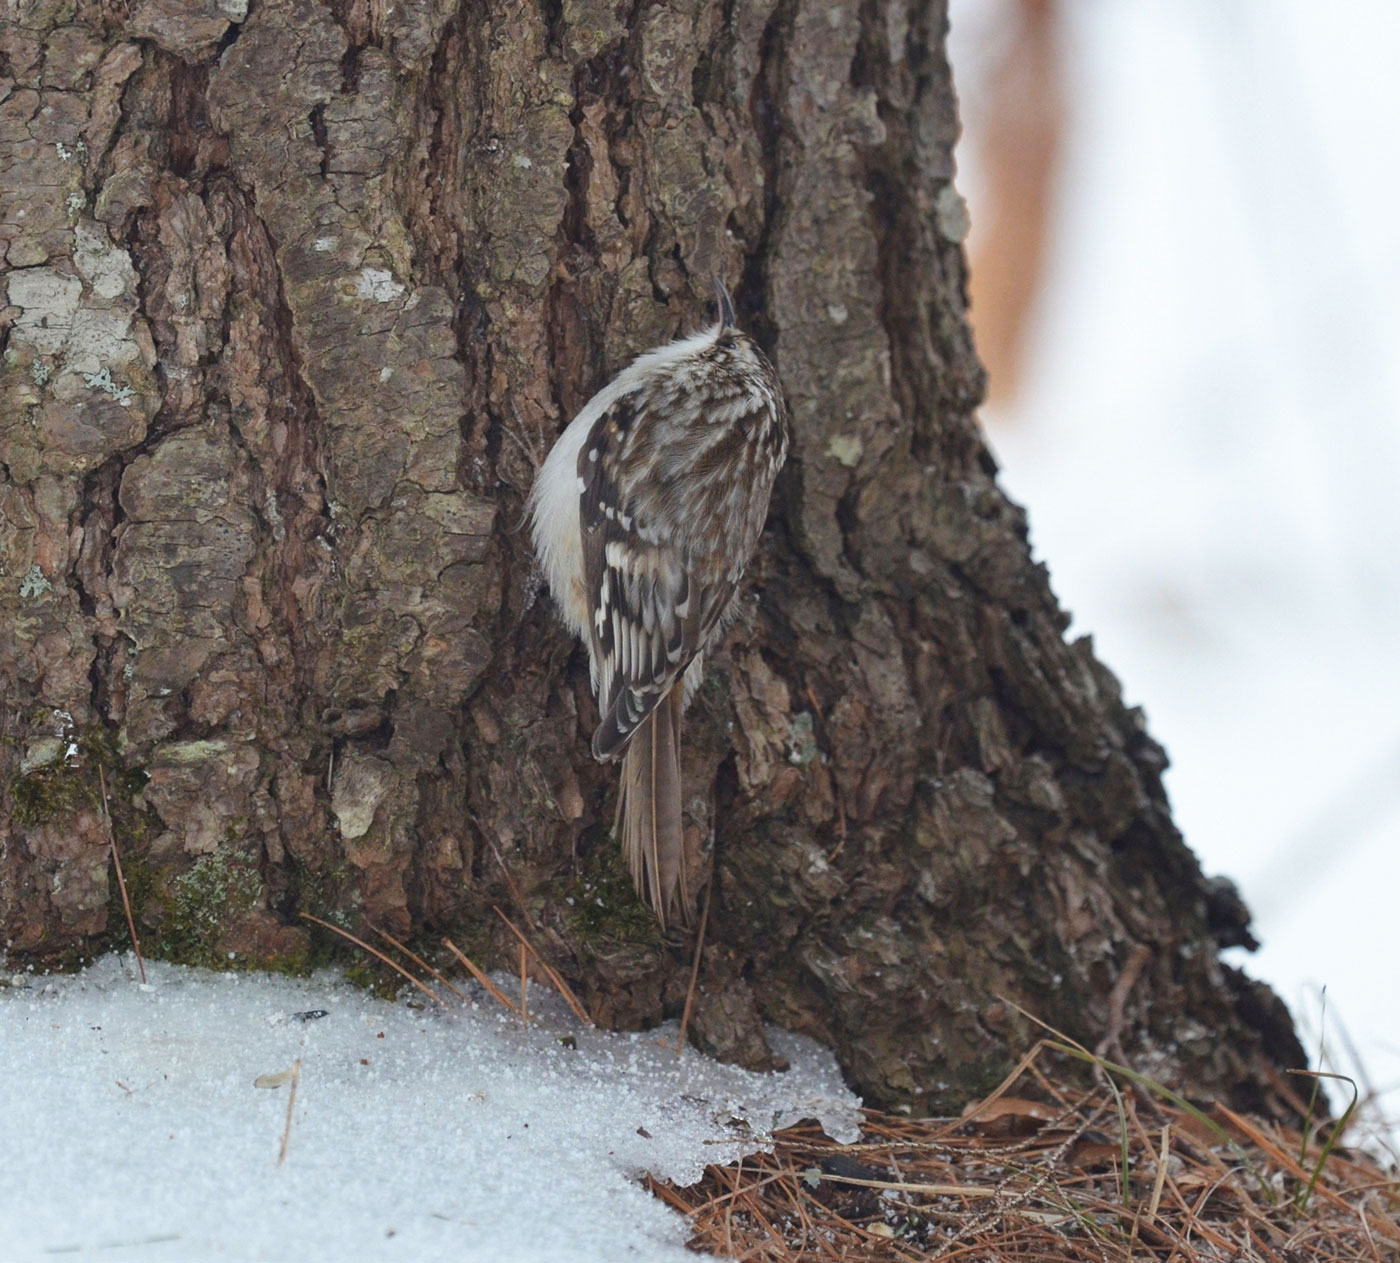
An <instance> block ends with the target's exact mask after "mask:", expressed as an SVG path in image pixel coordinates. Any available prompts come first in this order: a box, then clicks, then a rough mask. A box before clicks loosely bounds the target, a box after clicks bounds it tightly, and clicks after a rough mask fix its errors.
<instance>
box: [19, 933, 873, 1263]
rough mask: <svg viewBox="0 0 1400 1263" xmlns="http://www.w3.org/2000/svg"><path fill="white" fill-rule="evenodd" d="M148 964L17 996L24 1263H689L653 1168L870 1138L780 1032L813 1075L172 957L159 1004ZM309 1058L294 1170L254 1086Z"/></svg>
mask: <svg viewBox="0 0 1400 1263" xmlns="http://www.w3.org/2000/svg"><path fill="white" fill-rule="evenodd" d="M133 965H134V962H133V961H132V960H131V959H130V958H126V959H124V960H123V959H118V958H117V957H116V956H108V957H105V958H103V959H102V960H100V961H98V962H96V963H95V964H93V965H91V966H90V967H89V968H88V969H86V970H85V971H84V972H83V973H81V974H79V975H76V976H68V977H57V976H54V977H37V976H31V975H26V974H20V975H17V976H15V977H14V978H12V979H10V980H9V981H10V986H8V987H0V1067H3V1072H4V1077H5V1084H4V1087H5V1096H6V1104H5V1125H4V1127H3V1129H0V1171H3V1172H4V1179H3V1181H0V1259H3V1260H5V1261H6V1263H8V1261H9V1260H12V1259H30V1258H38V1257H41V1256H48V1255H52V1254H59V1255H65V1256H67V1255H76V1256H78V1257H82V1258H87V1257H92V1258H104V1259H105V1258H112V1259H131V1260H141V1261H144V1260H166V1259H168V1260H178V1261H179V1263H192V1261H195V1260H203V1259H220V1260H241V1259H249V1260H252V1259H270V1260H281V1259H291V1258H306V1259H336V1260H338V1261H340V1263H356V1261H357V1260H362V1259H366V1260H367V1259H375V1260H379V1259H386V1260H392V1259H405V1260H412V1261H413V1263H430V1261H431V1260H437V1259H442V1260H449V1259H450V1260H453V1261H454V1263H471V1261H473V1260H490V1261H491V1263H512V1261H513V1260H529V1261H530V1263H548V1261H550V1260H561V1261H563V1260H567V1261H568V1263H593V1261H594V1260H597V1261H598V1263H614V1261H616V1260H622V1259H627V1258H634V1259H640V1260H648V1261H650V1260H655V1261H656V1263H665V1261H666V1260H675V1261H676V1263H680V1261H681V1260H684V1259H687V1258H690V1257H692V1256H691V1255H689V1254H688V1253H687V1252H686V1251H685V1250H684V1248H683V1246H684V1241H685V1238H686V1225H685V1221H684V1219H683V1218H681V1217H680V1216H679V1215H677V1214H676V1213H674V1212H673V1211H671V1210H669V1209H668V1208H667V1207H665V1206H664V1205H663V1204H662V1203H661V1202H660V1201H658V1200H657V1199H656V1198H654V1197H652V1196H651V1195H650V1194H649V1193H647V1192H646V1191H645V1189H643V1188H642V1187H641V1185H640V1184H639V1183H638V1178H639V1175H640V1173H642V1172H652V1173H654V1174H655V1175H657V1176H660V1177H662V1178H666V1179H672V1180H675V1181H677V1182H680V1183H690V1182H693V1181H694V1180H696V1179H698V1178H699V1176H700V1175H701V1173H702V1172H703V1170H704V1167H705V1164H706V1163H709V1162H730V1161H733V1160H735V1159H736V1158H737V1157H738V1156H739V1155H740V1154H744V1153H752V1152H754V1151H755V1150H757V1149H758V1148H759V1147H760V1146H761V1144H762V1143H763V1140H764V1137H765V1136H766V1135H767V1134H768V1133H769V1132H770V1131H771V1130H772V1129H774V1128H777V1127H782V1126H786V1125H789V1124H791V1123H793V1122H796V1121H797V1120H798V1119H801V1118H807V1117H814V1118H818V1119H820V1120H822V1122H823V1125H824V1127H825V1128H826V1130H827V1131H828V1133H829V1134H831V1135H832V1136H833V1137H836V1138H838V1139H845V1140H853V1139H855V1138H856V1135H857V1128H858V1113H857V1109H858V1106H859V1101H858V1100H857V1099H856V1098H855V1097H853V1096H852V1095H851V1094H850V1092H849V1091H847V1090H846V1089H845V1087H844V1086H843V1085H842V1082H841V1076H840V1072H839V1071H838V1070H837V1068H836V1063H835V1060H834V1058H833V1057H832V1055H831V1054H830V1053H829V1052H827V1051H826V1050H824V1049H822V1048H820V1047H819V1046H818V1045H816V1044H815V1043H813V1042H812V1041H811V1040H808V1039H805V1038H803V1037H801V1036H797V1035H791V1034H787V1033H785V1032H782V1031H778V1030H770V1032H769V1038H770V1042H771V1044H772V1046H773V1049H774V1051H775V1053H777V1054H778V1055H780V1056H783V1057H786V1058H787V1059H788V1060H789V1061H790V1063H791V1068H790V1069H789V1070H787V1071H786V1072H782V1073H773V1074H758V1073H753V1072H749V1071H745V1070H741V1069H738V1068H736V1067H733V1066H723V1065H720V1064H718V1063H717V1062H714V1061H711V1060H710V1059H708V1058H706V1057H703V1056H701V1055H700V1054H699V1053H697V1052H695V1051H694V1050H693V1049H689V1048H688V1049H687V1050H686V1052H685V1054H684V1055H683V1056H681V1057H679V1058H678V1057H677V1055H676V1050H675V1045H676V1034H677V1032H676V1027H675V1024H674V1023H671V1024H668V1025H665V1026H662V1027H660V1028H658V1029H657V1030H654V1031H649V1032H645V1033H640V1034H611V1033H607V1032H603V1031H598V1030H594V1029H592V1028H590V1027H584V1026H582V1025H581V1024H580V1023H579V1022H578V1021H577V1020H576V1019H575V1018H573V1017H572V1015H570V1014H569V1012H568V1010H567V1009H566V1008H565V1007H564V1005H563V1003H562V1002H561V1001H559V999H558V997H557V996H555V995H554V994H553V993H552V992H549V991H547V990H545V989H544V988H540V987H531V989H530V993H529V996H530V1009H531V1013H532V1018H534V1020H532V1022H531V1023H530V1024H529V1025H528V1026H526V1025H524V1024H523V1023H522V1022H521V1021H520V1020H519V1019H518V1018H517V1017H515V1016H514V1015H512V1014H508V1013H506V1012H505V1011H504V1010H503V1009H501V1008H500V1007H499V1006H498V1005H497V1004H496V1003H495V1002H494V1001H492V1000H490V999H487V998H485V997H484V994H483V997H482V999H481V1000H480V1002H479V1003H476V1004H474V1005H473V1006H472V1007H471V1008H469V1009H459V1008H454V1009H452V1010H450V1011H447V1010H441V1009H436V1008H428V1009H424V1008H421V1007H414V1006H413V1004H411V1003H407V1002H401V1003H389V1002H386V1001H383V1000H378V999H375V998H374V997H373V996H371V995H369V994H368V993H366V992H365V991H363V990H361V989H359V988H356V987H354V986H351V985H350V984H348V983H346V982H344V981H343V980H341V979H340V978H339V977H338V976H336V975H334V974H330V973H325V974H318V975H317V976H315V977H313V978H310V979H290V978H282V977H278V976H272V975H258V974H246V973H211V972H208V971H201V970H193V969H187V968H183V967H180V966H175V965H167V964H162V963H159V962H148V963H147V966H146V969H147V975H148V978H149V982H148V983H147V984H146V985H144V986H143V985H142V984H140V982H139V981H138V980H137V979H136V978H135V976H134V971H133ZM500 985H501V986H502V988H503V989H507V988H510V987H511V984H510V983H508V982H506V981H505V980H501V984H500ZM508 993H510V992H509V991H508ZM415 994H416V993H415ZM420 999H421V997H420ZM424 1003H426V1001H424ZM537 1009H538V1015H536V1010H537ZM318 1013H323V1014H324V1016H314V1015H315V1014H318ZM663 1045H664V1046H663ZM298 1061H299V1063H300V1065H299V1076H298V1081H297V1090H296V1099H295V1107H294V1109H293V1111H292V1122H291V1127H290V1131H289V1133H288V1145H287V1153H286V1158H285V1160H284V1161H282V1162H280V1163H279V1160H278V1159H279V1151H280V1149H281V1146H282V1138H283V1132H284V1128H285V1127H286V1119H287V1108H288V1105H287V1103H288V1096H289V1092H290V1084H289V1083H283V1084H282V1086H279V1087H275V1088H267V1087H258V1086H255V1081H258V1080H262V1081H264V1082H266V1081H267V1080H268V1079H269V1078H270V1079H272V1080H273V1081H276V1080H278V1079H287V1078H289V1076H287V1075H286V1074H285V1072H287V1071H289V1070H291V1069H292V1068H293V1065H294V1063H297V1062H298Z"/></svg>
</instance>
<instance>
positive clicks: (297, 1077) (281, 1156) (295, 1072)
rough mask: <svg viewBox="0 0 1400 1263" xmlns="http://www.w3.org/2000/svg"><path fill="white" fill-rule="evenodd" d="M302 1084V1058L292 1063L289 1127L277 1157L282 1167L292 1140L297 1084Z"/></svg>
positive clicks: (283, 1129) (283, 1135)
mask: <svg viewBox="0 0 1400 1263" xmlns="http://www.w3.org/2000/svg"><path fill="white" fill-rule="evenodd" d="M300 1082H301V1058H300V1057H298V1058H297V1059H296V1060H295V1061H294V1062H292V1090H291V1091H290V1092H288V1093H287V1125H286V1126H285V1127H283V1128H282V1149H281V1152H280V1153H278V1155H277V1165H278V1166H279V1167H280V1166H281V1165H282V1163H284V1162H285V1161H286V1160H287V1145H288V1143H289V1142H290V1141H291V1139H292V1110H293V1109H294V1108H295V1107H296V1103H297V1084H298V1083H300Z"/></svg>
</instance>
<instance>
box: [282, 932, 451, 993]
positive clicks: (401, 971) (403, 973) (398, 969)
mask: <svg viewBox="0 0 1400 1263" xmlns="http://www.w3.org/2000/svg"><path fill="white" fill-rule="evenodd" d="M301 917H302V919H303V920H305V921H314V922H315V923H316V924H317V925H320V926H324V927H325V928H326V929H328V930H330V931H331V932H332V933H333V934H339V935H340V937H341V938H343V939H348V940H349V941H350V942H352V943H354V944H355V946H356V947H362V948H364V949H365V951H367V952H368V953H369V954H370V955H371V956H374V957H376V958H377V959H379V960H382V961H383V962H384V963H385V964H386V965H388V966H389V968H390V969H392V970H393V971H394V972H395V973H396V974H398V975H399V976H400V977H402V978H406V979H408V981H409V982H411V983H412V984H413V985H414V986H415V987H417V988H418V990H419V991H421V992H422V993H423V994H424V995H425V996H427V997H428V999H430V1000H432V1001H433V1002H434V1003H435V1004H441V1005H443V1007H444V1008H445V1007H446V1004H447V1002H446V1001H445V1000H444V999H443V998H442V997H441V996H440V995H438V993H437V992H436V991H434V990H433V989H432V988H431V987H429V986H427V985H426V984H425V983H422V982H420V981H419V980H418V979H417V978H415V977H414V976H413V975H412V974H411V973H409V972H408V970H407V969H405V968H404V967H403V966H402V965H400V964H399V962H398V961H396V960H394V959H392V958H391V957H389V956H386V955H385V954H384V953H383V952H381V951H380V950H379V948H377V947H375V946H373V945H372V944H370V943H366V942H365V941H364V939H362V938H356V937H355V935H353V934H351V933H350V931H349V930H342V929H341V928H340V926H338V925H332V924H331V923H330V922H329V921H323V920H321V918H320V917H317V916H312V915H311V913H309V912H303V913H302V914H301Z"/></svg>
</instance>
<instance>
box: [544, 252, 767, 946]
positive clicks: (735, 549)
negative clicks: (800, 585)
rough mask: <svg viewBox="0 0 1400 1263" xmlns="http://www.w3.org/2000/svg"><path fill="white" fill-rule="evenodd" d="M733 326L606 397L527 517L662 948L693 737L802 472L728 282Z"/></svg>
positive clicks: (680, 884)
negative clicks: (683, 761) (757, 563)
mask: <svg viewBox="0 0 1400 1263" xmlns="http://www.w3.org/2000/svg"><path fill="white" fill-rule="evenodd" d="M715 294H716V306H717V319H716V320H715V322H714V323H713V324H711V325H709V326H708V327H705V328H703V329H701V330H700V331H699V332H697V333H693V334H691V335H689V336H687V337H682V338H680V339H678V340H677V341H674V342H671V343H669V344H666V345H663V346H659V347H656V348H654V349H652V350H649V351H647V352H645V353H643V354H641V355H639V356H638V357H637V358H636V359H634V360H633V361H632V362H631V364H629V365H628V366H627V367H626V368H624V369H623V370H622V371H621V372H620V373H618V374H617V376H616V377H614V378H613V379H612V380H611V381H610V382H608V383H607V385H605V386H604V387H603V388H602V389H601V390H599V391H598V393H597V394H595V395H594V396H593V397H592V398H591V399H590V400H589V401H588V402H587V403H586V404H585V405H584V406H583V408H582V409H581V410H580V411H579V413H578V414H577V415H576V416H575V417H574V418H573V420H572V421H570V422H569V424H568V426H567V427H566V428H565V430H564V432H563V433H562V434H561V435H560V436H559V438H558V439H557V440H556V442H555V444H554V446H553V447H552V448H551V449H550V452H549V454H548V455H547V456H546V457H545V459H544V461H543V463H542V464H541V465H540V468H539V472H538V473H537V475H536V477H535V481H534V485H533V486H532V488H531V491H530V497H529V503H528V512H529V517H530V522H531V531H532V537H533V543H534V549H535V555H536V557H537V559H538V561H539V565H540V569H541V570H542V572H543V574H544V577H545V579H546V581H547V583H548V586H549V590H550V593H551V595H552V596H553V599H554V602H555V604H556V605H557V606H558V608H559V611H560V612H561V614H562V616H563V620H564V622H565V623H566V625H567V626H568V627H569V629H570V630H571V631H572V632H573V633H574V635H576V636H577V637H578V638H579V639H580V640H581V641H582V642H583V644H584V646H585V647H586V648H587V650H588V662H589V669H590V678H591V682H592V686H593V693H594V696H595V697H596V698H597V701H598V710H599V722H598V726H597V728H596V729H595V731H594V733H593V741H592V751H593V756H594V757H595V758H596V759H598V760H600V761H602V762H612V761H616V760H619V759H620V760H621V762H622V770H621V776H620V784H619V790H618V803H617V814H616V818H615V824H614V830H615V832H617V833H619V834H620V836H621V842H622V850H623V855H624V858H625V860H626V863H627V867H628V869H629V870H630V872H631V874H632V880H633V883H634V884H635V886H636V888H637V892H638V894H639V895H640V896H641V897H642V899H644V900H645V901H646V902H647V903H648V904H649V905H650V906H651V908H652V910H653V912H654V913H655V915H656V917H657V920H658V921H659V922H660V925H661V928H662V930H663V932H664V931H665V929H666V927H667V923H668V921H678V922H679V923H681V924H682V925H689V923H690V918H691V914H692V910H693V906H692V898H691V893H690V889H689V874H687V872H686V863H685V854H684V844H683V834H682V822H681V802H682V798H681V771H680V736H681V716H682V714H683V712H684V710H685V706H686V702H687V701H688V700H689V699H690V696H691V695H692V694H693V693H694V691H695V689H696V688H697V686H698V685H699V683H700V681H701V678H702V676H703V673H704V661H705V654H706V652H707V651H708V650H710V649H711V648H712V647H713V646H714V645H715V644H716V642H717V641H718V640H719V639H720V637H721V636H722V634H723V632H724V628H725V626H726V624H727V622H728V621H729V619H730V618H732V617H733V615H734V613H735V612H736V602H735V597H736V594H737V592H738V590H739V586H740V583H741V581H742V579H743V577H744V571H745V569H746V568H747V566H748V564H749V562H750V560H751V559H752V557H753V554H754V551H755V549H756V548H757V546H758V540H759V536H760V535H761V533H762V531H763V526H764V522H765V521H766V519H767V516H768V505H769V500H770V498H771V496H772V491H773V483H774V481H775V479H776V478H777V476H778V471H779V470H780V469H781V468H782V466H783V463H784V461H785V460H786V459H787V454H788V445H789V421H788V410H787V406H786V404H785V402H784V399H783V392H782V387H781V385H780V383H779V379H778V374H777V372H776V371H775V369H774V368H773V365H772V363H771V362H770V361H769V359H768V357H767V356H766V355H764V353H763V351H762V350H761V349H760V348H759V346H758V344H757V343H756V342H755V341H754V339H753V338H752V337H750V336H749V335H748V334H746V333H745V332H744V331H743V330H741V329H740V328H739V327H738V325H737V323H736V320H735V314H734V304H733V301H732V300H731V298H730V296H729V292H728V291H727V290H726V289H725V287H724V284H723V282H722V281H720V280H719V279H718V278H716V280H715Z"/></svg>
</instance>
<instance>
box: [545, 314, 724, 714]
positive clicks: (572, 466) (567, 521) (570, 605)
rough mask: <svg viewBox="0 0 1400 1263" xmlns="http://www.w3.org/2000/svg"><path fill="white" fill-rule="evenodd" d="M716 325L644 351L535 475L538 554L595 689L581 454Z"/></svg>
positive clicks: (697, 663) (699, 670)
mask: <svg viewBox="0 0 1400 1263" xmlns="http://www.w3.org/2000/svg"><path fill="white" fill-rule="evenodd" d="M721 331H722V330H721V326H719V325H717V324H715V325H711V326H710V327H709V328H707V329H702V330H701V331H700V332H699V333H695V334H692V335H691V336H690V337H688V338H680V339H678V340H677V341H675V342H671V343H668V344H667V345H665V346H660V347H657V348H656V349H655V350H651V351H647V352H646V353H645V354H643V355H639V356H638V357H637V358H636V359H635V360H633V361H632V363H631V364H629V365H628V366H627V367H626V368H625V369H623V370H622V372H620V373H619V374H618V375H617V376H616V377H614V378H613V379H612V381H610V382H609V383H608V384H607V385H606V386H604V387H603V388H602V390H600V391H599V392H598V393H597V394H596V395H594V396H593V398H591V399H590V400H589V401H588V402H587V403H586V404H584V405H583V407H582V408H581V409H580V410H579V412H578V415H576V416H575V417H574V419H573V420H572V421H570V422H569V425H568V427H567V428H566V429H565V431H564V433H563V434H561V435H560V436H559V439H558V441H557V442H556V443H555V444H554V446H553V447H552V448H551V449H550V452H549V455H548V456H547V457H545V461H544V464H543V465H541V466H540V470H539V473H538V474H537V475H536V476H535V485H534V487H533V488H532V489H531V492H530V505H529V508H530V521H531V530H532V533H533V538H534V544H535V555H536V556H537V557H538V558H539V559H540V566H541V568H542V569H543V570H544V576H545V581H546V582H547V583H548V584H549V590H550V593H551V594H552V595H553V597H554V602H555V605H556V606H557V607H558V608H559V611H560V613H561V614H562V615H563V618H564V622H565V623H566V624H567V625H568V627H569V630H570V631H572V632H573V633H574V635H575V636H577V637H578V638H579V639H580V640H582V641H583V643H584V644H585V645H586V646H588V662H589V668H590V670H591V673H592V679H593V688H594V692H595V693H596V692H597V688H598V674H599V673H598V663H597V662H595V661H594V660H593V648H592V644H593V642H592V637H591V635H590V628H589V625H588V624H589V601H588V594H587V593H586V592H585V590H584V573H583V529H582V524H581V521H580V517H579V475H578V461H579V453H580V451H581V450H582V448H583V445H584V443H585V442H586V441H587V439H588V436H589V434H590V433H591V432H592V430H593V426H594V423H595V422H596V421H597V420H598V418H599V417H600V416H602V415H603V413H604V412H605V411H606V410H607V409H608V408H609V407H611V406H612V404H614V403H615V402H616V401H617V400H618V399H620V398H622V397H623V396H624V395H626V394H629V393H630V392H632V391H633V390H636V389H637V388H638V387H639V386H640V385H642V383H643V382H645V381H646V379H647V378H648V377H649V376H650V375H651V374H652V373H655V372H657V371H658V370H661V369H664V368H665V367H666V366H667V365H669V364H673V363H675V362H676V361H678V360H683V359H685V358H687V357H688V356H692V355H695V354H696V353H697V352H700V351H703V350H705V349H706V348H707V347H709V346H710V344H711V343H712V342H714V340H715V339H716V338H717V337H719V335H720V333H721ZM703 660H704V655H703V654H697V655H696V657H695V659H694V661H692V662H691V664H690V666H689V667H688V668H687V669H686V673H685V696H686V698H687V700H688V699H689V698H690V695H691V694H692V693H693V692H694V691H695V689H696V687H697V686H698V685H699V683H700V680H701V677H702V676H703V674H704V666H703Z"/></svg>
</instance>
